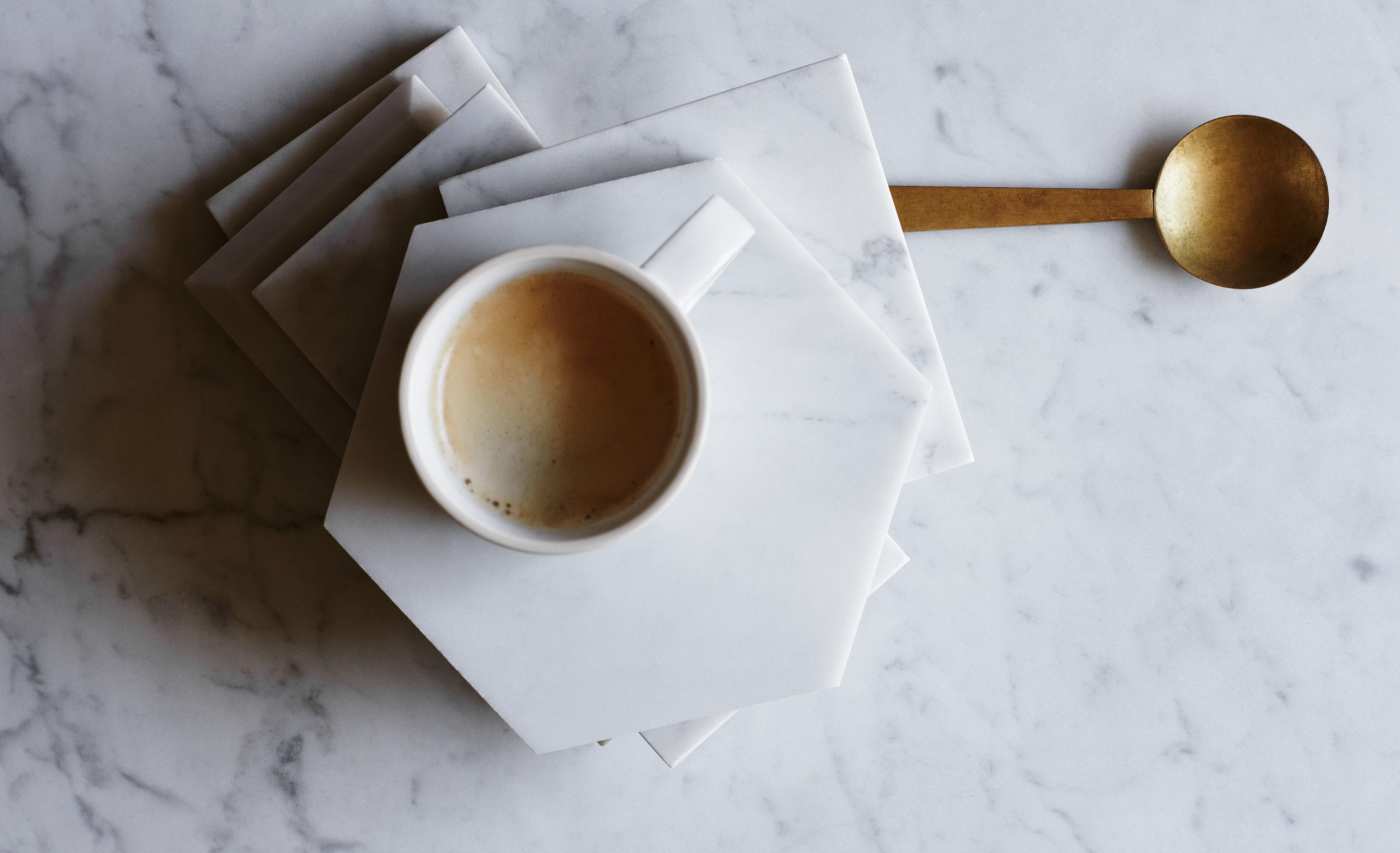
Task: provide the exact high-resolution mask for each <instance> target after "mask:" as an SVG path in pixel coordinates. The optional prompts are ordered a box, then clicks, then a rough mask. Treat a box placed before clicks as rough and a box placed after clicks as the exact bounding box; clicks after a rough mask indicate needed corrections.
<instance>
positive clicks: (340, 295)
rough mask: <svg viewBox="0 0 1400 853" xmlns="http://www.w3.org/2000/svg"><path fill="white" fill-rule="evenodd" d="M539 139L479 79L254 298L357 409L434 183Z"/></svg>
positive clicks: (430, 215) (437, 212)
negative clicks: (466, 95)
mask: <svg viewBox="0 0 1400 853" xmlns="http://www.w3.org/2000/svg"><path fill="white" fill-rule="evenodd" d="M458 32H460V31H458ZM538 147H539V140H538V139H537V138H536V137H535V134H534V132H533V131H531V130H530V126H529V125H528V124H526V123H525V122H524V120H522V119H521V118H520V117H519V116H518V115H517V114H516V112H515V111H514V110H512V109H511V108H510V106H509V105H508V103H507V102H506V100H505V98H504V97H502V96H501V95H500V94H499V90H497V89H496V87H494V86H486V87H483V88H482V90H481V91H480V92H478V93H477V94H476V95H475V96H474V97H473V98H472V99H471V100H469V101H467V103H466V104H465V105H463V106H462V107H461V108H460V109H458V110H457V111H456V112H455V113H453V114H452V116H451V117H450V118H449V119H447V121H445V122H443V123H442V124H441V125H439V126H438V127H437V128H435V129H434V130H433V132H432V133H430V134H428V136H427V137H426V138H424V139H423V141H422V142H419V143H418V144H417V145H415V146H414V147H413V150H411V151H409V152H408V153H407V154H405V155H404V156H403V158H402V159H401V160H399V161H398V162H397V163H395V164H394V165H393V166H391V167H390V168H389V170H388V171H387V172H385V173H384V174H383V175H382V176H380V177H379V179H378V180H376V181H375V182H374V183H373V184H372V185H371V186H370V187H369V188H368V189H366V190H365V191H364V192H363V193H361V194H360V195H359V197H358V198H356V199H355V200H354V201H352V202H351V203H350V204H349V205H347V206H346V208H345V209H344V210H343V211H341V212H340V213H338V214H336V217H335V218H334V219H332V220H331V221H330V222H329V223H327V224H326V226H325V227H324V228H322V229H321V230H320V231H318V232H316V234H315V236H313V237H312V238H311V239H309V240H307V241H306V243H304V244H303V245H302V246H301V248H299V249H297V250H296V252H295V253H293V254H292V256H291V257H289V258H287V260H285V261H283V262H282V264H281V265H280V266H279V267H277V269H276V270H274V271H273V272H272V273H271V274H270V275H269V276H268V277H267V278H266V279H264V280H263V282H262V283H261V284H259V285H258V286H257V287H256V288H255V289H254V290H253V296H254V298H256V299H257V300H258V302H259V303H261V304H262V306H263V308H265V309H267V313H268V314H270V315H271V316H272V318H273V319H274V320H276V321H277V324H278V325H279V326H280V327H281V328H282V331H284V332H285V333H286V334H287V337H289V338H291V340H292V342H293V343H294V344H296V345H297V347H299V348H300V349H301V351H302V352H303V353H305V355H306V357H307V358H308V359H309V360H310V361H311V363H312V364H313V365H315V367H316V369H317V370H319V371H320V372H321V375H322V376H324V377H325V378H326V380H327V381H329V382H330V383H331V385H332V386H333V387H334V388H335V390H336V392H337V393H338V394H340V396H341V398H342V399H344V400H345V402H346V403H348V404H349V405H350V406H351V407H352V408H353V407H354V406H355V403H356V402H357V401H358V400H359V398H360V389H361V388H363V387H364V381H365V375H366V374H367V373H368V372H369V365H370V360H371V359H372V358H373V357H374V346H375V342H376V341H378V340H379V327H380V326H381V325H382V324H383V322H384V313H385V311H387V310H388V308H389V297H390V296H391V295H392V294H393V290H394V281H395V280H396V279H397V278H398V273H399V266H400V265H401V264H402V263H403V254H404V250H405V249H406V248H407V247H408V238H409V235H410V234H412V232H413V226H414V225H417V224H418V223H420V222H429V221H431V220H434V219H441V218H442V217H443V216H444V215H445V213H444V211H443V207H442V198H441V196H440V195H439V194H438V191H437V182H438V181H440V180H441V179H443V178H445V177H448V176H450V175H455V174H458V173H460V172H464V171H467V170H470V169H475V168H478V167H480V166H484V165H486V164H487V163H494V162H496V161H498V160H504V159H506V158H507V157H513V156H515V155H517V154H522V153H524V152H526V151H530V150H533V149H536V148H538Z"/></svg>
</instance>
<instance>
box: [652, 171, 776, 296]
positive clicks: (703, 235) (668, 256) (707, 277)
mask: <svg viewBox="0 0 1400 853" xmlns="http://www.w3.org/2000/svg"><path fill="white" fill-rule="evenodd" d="M753 234H754V230H753V226H752V225H751V224H749V221H748V220H747V219H745V218H744V215H743V214H742V213H740V212H739V211H738V210H736V209H735V208H734V206H733V205H731V204H730V203H729V202H727V201H725V200H724V199H723V198H721V197H720V196H717V195H716V196H710V198H709V200H707V201H706V202H705V203H704V204H702V205H701V206H700V208H699V209H698V210H696V211H695V212H694V213H693V214H691V216H690V218H689V219H687V220H686V221H685V223H684V224H683V225H681V227H680V228H677V229H676V231H675V233H674V234H672V235H671V236H670V237H668V238H666V242H665V243H662V244H661V248H659V249H657V250H656V252H655V253H653V254H652V256H651V257H650V258H648V259H647V262H646V263H644V264H642V269H644V270H646V271H647V272H648V273H650V274H651V275H653V276H655V277H656V278H657V279H658V280H659V281H660V282H661V284H662V285H663V286H664V287H665V288H666V290H667V292H668V293H670V294H671V297H672V298H673V299H675V300H676V303H677V304H678V305H680V306H681V310H683V311H689V310H690V309H691V308H692V307H693V306H694V305H695V303H697V302H699V301H700V297H702V296H704V295H705V291H707V290H709V289H710V285H711V284H713V283H714V281H715V279H717V278H719V274H720V273H722V272H724V268H725V267H727V266H729V262H730V261H732V260H734V258H735V257H737V256H738V254H739V252H740V250H742V249H743V248H744V245H745V244H746V243H748V242H749V238H750V237H752V236H753Z"/></svg>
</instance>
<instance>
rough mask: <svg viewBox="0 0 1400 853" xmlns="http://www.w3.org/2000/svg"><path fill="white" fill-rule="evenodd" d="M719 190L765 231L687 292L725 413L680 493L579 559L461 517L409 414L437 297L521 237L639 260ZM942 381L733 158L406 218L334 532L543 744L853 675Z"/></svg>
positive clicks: (538, 745)
mask: <svg viewBox="0 0 1400 853" xmlns="http://www.w3.org/2000/svg"><path fill="white" fill-rule="evenodd" d="M714 195H719V196H722V197H723V198H725V199H726V200H728V201H729V202H730V203H731V204H733V205H734V206H735V207H737V208H739V209H740V210H741V211H742V212H743V213H744V215H745V216H746V217H748V218H749V220H750V221H751V222H753V223H754V224H755V225H756V226H762V227H758V232H759V233H758V235H757V236H755V238H754V240H753V241H752V242H750V244H749V245H748V247H746V248H745V250H744V251H743V253H741V255H740V256H739V257H738V258H737V259H736V260H735V261H734V263H733V264H731V266H730V267H729V268H728V269H727V270H726V272H725V274H724V275H723V276H722V277H721V278H720V279H719V280H718V281H717V282H716V284H715V285H714V286H713V287H712V288H711V290H710V292H709V293H708V294H707V295H706V296H705V298H704V299H702V300H701V301H700V303H699V304H698V305H697V306H696V307H695V308H694V310H693V311H692V315H691V316H692V318H693V320H694V323H695V328H696V331H697V333H698V335H699V338H700V341H701V345H702V347H703V349H704V352H705V357H706V361H707V363H708V367H709V372H710V391H711V395H712V396H711V410H710V429H709V435H708V437H707V442H706V446H705V449H704V451H703V454H702V456H701V459H700V461H699V464H698V465H697V467H696V470H695V473H694V475H693V477H692V479H691V481H690V482H689V483H687V485H686V487H685V489H684V490H683V491H682V492H681V493H680V495H679V496H678V497H677V499H676V501H675V502H674V503H673V504H672V505H671V506H670V507H668V508H667V510H666V511H665V512H663V513H662V514H661V515H660V516H658V517H657V518H656V519H655V520H654V521H653V522H652V523H651V524H650V525H649V526H647V527H646V528H644V529H643V530H641V531H639V532H638V533H636V534H635V535H633V536H632V537H630V538H628V539H626V540H623V541H622V542H619V543H617V544H615V545H612V546H609V547H606V548H603V549H600V550H597V551H592V552H587V553H583V554H574V555H569V556H543V557H542V556H532V555H526V554H519V553H515V552H512V551H507V550H505V549H502V548H499V547H497V546H494V545H491V544H489V543H487V542H485V541H484V540H481V539H478V538H477V537H475V536H473V535H472V534H470V533H468V532H467V531H466V530H464V529H462V528H461V527H459V526H458V525H457V524H456V523H455V522H453V521H452V520H451V519H450V518H449V517H448V516H447V515H446V513H444V512H442V511H441V510H440V509H438V507H437V505H436V504H435V503H433V501H432V499H431V498H429V497H428V495H427V493H426V492H425V491H424V489H423V487H422V486H421V484H420V483H419V481H418V480H417V478H416V475H415V474H414V472H413V469H412V467H411V465H410V464H409V461H408V458H407V454H406V452H405V451H404V448H403V442H402V438H401V436H400V434H399V430H398V411H397V386H398V374H399V368H400V366H401V362H402V355H403V350H404V347H405V346H406V344H407V340H408V338H409V336H410V335H411V334H412V331H413V327H414V325H415V324H416V322H417V320H418V318H419V317H420V316H421V315H422V313H423V311H424V310H426V308H427V306H428V305H429V304H430V303H431V302H432V300H433V299H434V298H435V297H436V296H437V294H438V293H440V292H441V291H442V290H443V289H444V288H445V287H447V286H448V285H449V284H450V283H451V282H452V281H453V280H454V279H455V278H456V276H457V275H459V274H460V273H461V272H463V271H464V270H466V269H469V268H470V267H472V266H474V265H475V264H477V263H479V262H481V261H482V260H485V259H486V258H488V257H491V256H493V255H496V254H499V253H501V252H504V251H508V250H511V249H515V248H520V247H522V246H526V245H534V244H540V243H575V244H583V245H590V246H595V247H598V248H601V249H604V250H607V251H611V252H613V253H615V254H618V255H620V256H622V257H625V258H628V259H629V260H633V261H635V262H638V263H640V262H641V261H642V260H644V259H645V258H646V257H647V256H648V255H650V254H651V252H652V251H653V250H655V249H656V248H657V247H658V246H660V245H661V243H662V242H664V240H665V238H666V237H667V236H668V235H669V234H670V233H671V232H672V231H674V230H675V228H677V227H679V226H680V224H681V223H683V222H684V221H685V219H686V218H687V217H689V215H690V214H691V213H693V212H694V211H695V210H696V209H697V208H699V207H700V205H701V204H703V203H704V202H705V201H706V200H707V199H708V198H710V197H711V196H714ZM928 396H929V390H928V386H927V384H926V383H925V382H924V380H923V378H922V377H921V376H919V374H918V373H916V372H915V371H914V370H913V368H912V367H910V366H909V364H908V362H907V361H906V360H905V359H904V358H903V357H902V356H901V355H900V353H899V352H898V351H897V350H896V349H895V348H894V347H893V345H892V344H891V343H890V342H889V341H888V340H887V339H886V338H885V337H884V336H883V335H882V334H881V333H880V332H879V330H878V329H877V328H876V327H875V326H874V325H873V324H872V323H871V321H870V320H869V319H867V318H866V316H865V315H864V314H863V313H862V312H861V311H860V310H859V309H857V307H856V306H855V305H854V303H852V302H851V300H850V298H849V297H847V296H846V294H845V293H844V292H843V291H842V290H841V288H840V287H838V286H837V285H836V283H835V282H834V281H832V279H831V278H830V276H828V275H827V274H826V272H825V271H824V270H823V269H822V267H821V266H820V265H819V264H818V263H817V262H816V261H815V260H814V259H813V258H812V257H811V255H810V254H808V253H807V252H806V250H805V249H803V248H802V246H801V244H799V243H798V242H797V240H796V239H795V238H794V237H793V236H792V235H791V233H789V232H788V231H787V230H786V229H785V228H783V227H782V226H781V224H779V223H777V222H776V220H775V219H774V218H773V215H772V213H771V212H769V211H768V210H767V208H765V207H764V205H763V204H762V202H760V201H759V199H758V198H757V197H756V196H754V195H753V193H752V192H751V191H749V190H748V188H747V187H745V186H744V184H743V183H742V182H741V181H740V180H739V179H738V178H737V177H736V176H735V175H734V174H733V172H732V171H730V170H729V169H728V168H727V167H725V166H724V165H723V164H722V163H720V162H718V161H705V162H700V163H695V164H689V165H684V166H678V167H675V168H672V169H666V170H662V171H658V172H652V173H648V174H644V175H639V176H635V177H630V178H623V179H620V180H616V181H612V182H609V183H604V184H598V185H594V186H590V187H584V188H581V189H576V190H571V191H568V192H564V193H559V194H556V195H551V196H545V197H541V198H537V199H532V200H529V201H523V202H518V203H516V204H511V205H505V206H502V207H497V208H492V209H489V210H484V211H480V212H477V213H473V214H469V215H465V216H460V217H455V218H452V219H446V220H441V221H439V222H433V223H428V224H426V225H420V226H419V227H418V228H417V229H415V231H414V235H413V239H412V241H411V243H410V245H409V250H408V253H407V257H406V258H405V260H404V265H403V269H402V272H401V273H400V276H399V281H398V285H397V287H396V289H395V292H394V297H393V301H392V303H391V305H390V309H389V314H388V317H387V319H386V322H385V326H384V331H383V334H382V337H381V339H380V343H379V348H378V351H377V352H376V355H375V361H374V365H373V367H372V368H371V371H370V375H369V379H368V381H367V383H366V386H365V390H364V394H363V397H362V398H361V401H360V408H359V412H358V415H357V417H356V420H355V426H354V431H353V433H352V435H351V439H350V444H349V447H348V449H347V452H346V455H345V461H344V464H343V466H342V468H341V471H340V476H339V478H338V480H337V482H336V488H335V493H334V495H333V497H332V500H331V506H330V510H329V512H328V514H327V517H326V527H327V528H328V529H329V530H330V531H331V533H332V534H333V535H334V536H335V537H336V538H337V539H338V540H339V541H340V543H341V544H342V545H343V546H344V547H345V549H346V550H347V551H348V552H349V553H350V554H351V555H352V556H353V557H354V558H355V559H356V560H357V561H358V562H359V563H360V565H361V566H362V567H364V569H365V570H366V572H368V573H369V574H370V576H371V577H373V578H374V580H375V581H376V582H377V583H379V585H380V586H381V587H382V588H383V589H384V590H385V592H387V593H388V594H389V596H390V597H391V598H392V599H393V600H394V601H395V603H396V604H398V606H399V607H400V608H401V609H402V610H403V611H404V612H405V613H406V614H407V615H408V617H409V618H410V619H412V620H413V622H414V623H415V624H416V625H417V626H418V627H419V629H420V630H422V631H423V632H424V634H425V635H426V636H427V637H428V638H429V640H431V641H432V642H433V643H434V645H436V646H437V647H438V649H439V650H440V651H441V652H442V653H443V654H444V656H445V657H446V658H447V659H448V661H449V662H451V663H452V665H453V666H455V667H456V668H457V669H458V671H460V672H461V673H462V674H463V676H465V677H466V678H467V680H468V681H470V682H471V684H472V685H473V687H475V688H476V690H477V691H478V692H479V693H480V694H481V695H482V697H483V698H485V699H486V701H487V702H489V703H490V704H491V705H492V707H494V708H495V709H496V711H497V712H498V713H500V714H501V716H502V717H503V718H504V719H505V720H506V722H507V723H509V724H510V725H511V726H512V728H514V729H515V731H516V732H517V733H519V734H520V736H521V737H522V738H523V739H524V740H525V741H526V743H528V744H529V745H530V746H531V747H532V748H533V749H535V750H536V751H540V752H544V751H549V750H554V749H560V748H564V747H568V746H574V745H579V744H585V743H590V742H593V741H596V740H599V739H603V738H608V737H613V736H618V735H622V734H626V733H631V732H637V731H642V730H647V729H653V728H656V727H658V726H664V725H668V724H671V723H675V722H679V721H683V720H690V719H694V718H697V717H701V716H705V715H708V714H714V713H718V712H722V711H726V710H729V709H732V708H736V707H742V706H744V705H749V704H753V703H756V702H763V701H768V700H772V699H777V698H781V697H784V696H789V695H793V694H796V693H801V692H805V691H810V690H815V689H818V688H822V687H830V686H834V685H836V684H837V683H839V682H840V680H841V675H842V672H843V671H844V668H845V663H846V659H847V656H848V655H849V652H850V648H851V644H852V641H853V639H854V636H855V632H856V628H857V626H858V624H859V621H860V616H861V613H862V611H863V609H864V604H865V600H866V596H867V594H868V592H869V590H870V586H871V580H872V575H873V573H874V570H875V566H876V561H877V559H878V557H879V554H880V552H881V548H882V544H883V541H884V535H885V531H886V530H888V528H889V523H890V518H891V515H892V514H893V511H894V504H895V500H896V498H897V496H898V494H899V490H900V485H901V481H902V479H903V472H904V471H905V469H906V466H907V465H908V462H909V455H910V453H911V452H912V451H913V448H914V446H915V440H916V437H917V435H918V431H919V424H920V419H921V417H922V414H923V411H924V409H925V408H926V405H927V400H928Z"/></svg>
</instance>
